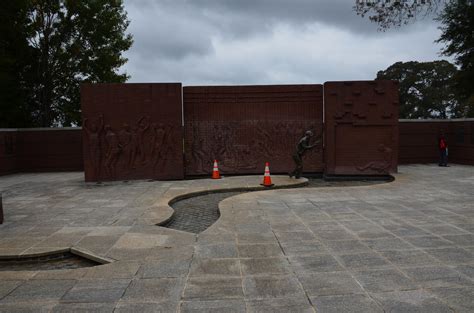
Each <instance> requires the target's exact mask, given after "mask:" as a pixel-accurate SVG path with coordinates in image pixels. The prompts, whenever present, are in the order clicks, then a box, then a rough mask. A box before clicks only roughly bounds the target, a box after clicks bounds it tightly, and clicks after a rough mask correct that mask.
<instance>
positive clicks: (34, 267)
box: [0, 249, 110, 272]
mask: <svg viewBox="0 0 474 313" xmlns="http://www.w3.org/2000/svg"><path fill="white" fill-rule="evenodd" d="M107 263H110V261H109V260H105V259H101V258H99V257H96V256H93V255H88V254H87V253H85V252H82V251H78V250H74V249H65V250H61V251H53V252H48V253H42V254H38V255H26V256H8V257H6V256H0V272H1V271H48V270H68V269H77V268H83V267H93V266H98V265H103V264H107Z"/></svg>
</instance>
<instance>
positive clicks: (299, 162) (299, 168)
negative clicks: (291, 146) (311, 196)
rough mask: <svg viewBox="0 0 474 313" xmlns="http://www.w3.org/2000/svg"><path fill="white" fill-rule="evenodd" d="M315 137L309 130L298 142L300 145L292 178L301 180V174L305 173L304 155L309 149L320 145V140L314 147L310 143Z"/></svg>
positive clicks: (297, 146)
mask: <svg viewBox="0 0 474 313" xmlns="http://www.w3.org/2000/svg"><path fill="white" fill-rule="evenodd" d="M311 137H313V132H312V131H310V130H308V131H306V132H305V134H304V136H303V138H301V139H300V141H298V144H297V145H296V151H295V154H293V161H295V169H294V171H293V172H291V173H289V175H290V177H293V176H294V177H295V178H300V177H301V174H302V173H303V155H304V154H305V153H306V151H308V150H309V149H312V148H314V147H316V146H317V145H319V143H320V141H321V140H320V139H319V138H318V139H317V140H316V142H315V143H314V145H310V144H309V141H310V139H311Z"/></svg>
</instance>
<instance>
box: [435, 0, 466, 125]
mask: <svg viewBox="0 0 474 313" xmlns="http://www.w3.org/2000/svg"><path fill="white" fill-rule="evenodd" d="M438 20H439V21H441V23H442V26H441V27H440V29H441V31H442V34H441V37H440V38H439V39H438V40H437V42H443V43H446V47H445V48H444V49H443V50H442V53H443V54H444V55H446V56H454V58H455V62H456V64H457V65H458V66H459V71H458V73H457V74H456V77H455V79H456V85H455V87H456V89H457V91H458V93H459V94H460V95H461V97H462V101H463V104H464V108H463V110H464V114H463V116H465V117H474V4H473V3H472V2H470V1H466V0H464V1H462V0H461V1H450V2H449V3H448V4H447V5H446V8H445V9H444V11H443V12H442V13H441V14H440V16H439V18H438Z"/></svg>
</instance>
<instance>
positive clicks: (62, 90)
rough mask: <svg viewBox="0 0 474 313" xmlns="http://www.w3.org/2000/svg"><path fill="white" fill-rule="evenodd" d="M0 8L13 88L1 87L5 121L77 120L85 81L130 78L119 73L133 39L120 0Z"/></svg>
mask: <svg viewBox="0 0 474 313" xmlns="http://www.w3.org/2000/svg"><path fill="white" fill-rule="evenodd" d="M0 10H1V14H0V15H1V17H2V20H1V22H0V24H1V25H0V29H1V30H2V41H1V42H0V43H1V46H0V65H1V66H2V70H1V75H0V79H2V81H4V82H7V83H8V84H7V85H8V86H11V88H12V90H14V92H13V93H10V92H9V88H6V89H1V90H0V92H1V95H0V99H1V100H2V102H3V101H5V103H2V118H1V119H0V122H1V123H2V125H4V126H8V127H12V126H15V127H17V126H44V127H48V126H54V125H63V126H68V125H77V124H79V123H80V96H79V86H80V84H81V83H82V82H93V83H97V82H125V81H126V80H127V78H128V77H127V75H126V74H120V73H117V71H118V69H119V68H120V66H122V65H123V64H124V63H125V62H126V61H127V60H126V59H125V58H124V57H123V56H122V52H123V51H126V50H128V49H129V48H130V46H131V44H132V38H131V35H129V34H126V29H127V27H128V24H129V21H128V20H127V16H126V12H125V11H124V8H123V3H122V1H121V0H88V1H75V0H15V1H6V3H5V4H2V7H1V9H0ZM3 17H7V19H6V20H5V19H4V18H3ZM3 36H4V37H3ZM14 94H20V95H21V96H20V97H18V98H16V96H14ZM3 112H5V113H3ZM4 115H7V118H8V120H7V121H4V120H5V117H4ZM15 116H17V117H18V116H19V117H21V118H20V119H18V118H17V117H15ZM17 124H18V125H17Z"/></svg>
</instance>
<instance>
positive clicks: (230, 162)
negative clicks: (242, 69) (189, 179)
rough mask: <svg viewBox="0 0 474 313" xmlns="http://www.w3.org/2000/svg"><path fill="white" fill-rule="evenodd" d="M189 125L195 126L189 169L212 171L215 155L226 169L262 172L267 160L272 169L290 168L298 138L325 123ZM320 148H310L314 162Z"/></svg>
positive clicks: (200, 123)
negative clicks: (313, 149) (316, 149)
mask: <svg viewBox="0 0 474 313" xmlns="http://www.w3.org/2000/svg"><path fill="white" fill-rule="evenodd" d="M187 127H188V128H189V129H190V130H192V132H189V131H188V132H187V133H186V134H187V137H188V138H187V144H188V147H189V148H190V149H188V150H187V151H189V153H187V154H186V160H187V169H192V170H193V174H194V175H199V174H208V173H210V171H211V170H212V161H213V160H214V159H217V160H219V169H220V170H221V171H223V172H224V173H225V172H228V173H239V172H247V173H252V172H261V167H262V165H263V164H264V163H265V162H266V161H271V162H272V163H271V164H270V165H271V166H272V164H274V165H275V166H272V171H280V172H282V171H285V172H287V171H288V167H289V166H292V159H291V153H292V150H293V149H294V143H295V141H297V140H298V139H300V136H301V134H302V133H304V131H305V130H306V129H308V128H311V129H317V130H318V131H321V126H319V127H318V126H317V124H312V123H308V122H304V121H241V122H229V123H216V122H213V123H207V122H193V123H189V124H188V125H187ZM188 134H189V135H188ZM190 138H192V140H189V139H190ZM317 145H320V142H318V143H317ZM319 152H320V151H314V153H312V152H308V156H307V159H308V160H309V161H313V163H314V160H315V158H316V159H319V157H320V156H319ZM308 168H309V170H311V169H312V168H314V165H313V166H308ZM313 171H314V170H313Z"/></svg>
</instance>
